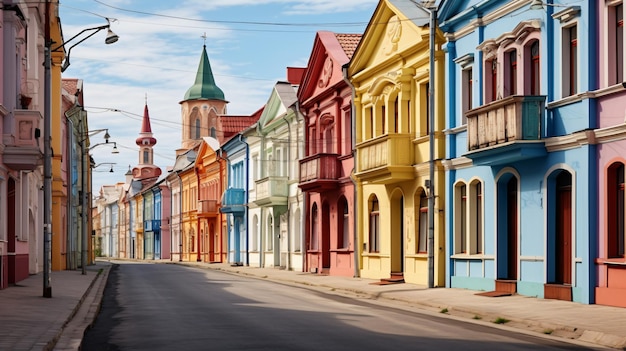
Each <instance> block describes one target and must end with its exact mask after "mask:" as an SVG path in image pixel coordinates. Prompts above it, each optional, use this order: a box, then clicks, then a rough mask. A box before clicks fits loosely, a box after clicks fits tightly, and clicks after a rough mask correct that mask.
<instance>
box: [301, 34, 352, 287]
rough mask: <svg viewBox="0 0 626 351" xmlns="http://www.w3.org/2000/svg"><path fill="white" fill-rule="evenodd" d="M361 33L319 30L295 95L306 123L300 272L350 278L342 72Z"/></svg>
mask: <svg viewBox="0 0 626 351" xmlns="http://www.w3.org/2000/svg"><path fill="white" fill-rule="evenodd" d="M360 38H361V35H360V34H336V33H332V32H326V31H320V32H318V33H317V35H316V37H315V41H314V44H313V50H312V52H311V56H310V58H309V64H308V66H307V70H306V72H305V75H304V80H303V82H302V84H301V86H300V89H299V91H298V101H300V102H301V105H300V111H301V113H302V114H303V116H304V118H305V126H306V127H305V155H304V158H303V159H301V160H300V182H299V187H300V188H301V189H302V191H303V192H304V193H305V208H306V212H305V223H306V224H305V240H306V250H307V254H306V261H305V270H306V271H309V272H316V273H320V274H330V275H340V276H353V275H357V274H358V267H355V259H356V257H355V256H354V252H355V250H354V249H355V247H356V245H355V235H354V234H355V226H354V223H355V219H354V218H355V217H354V208H355V204H354V189H355V187H354V184H353V182H352V179H351V177H350V175H351V174H352V172H353V169H354V160H353V155H352V144H353V143H352V135H353V133H352V122H351V121H352V117H351V116H352V111H351V104H352V89H351V87H350V86H349V85H348V84H347V83H346V82H345V81H344V79H343V71H342V68H343V66H344V65H345V64H347V63H348V62H349V61H350V57H352V54H353V53H354V50H355V48H356V46H357V45H358V43H359V40H360Z"/></svg>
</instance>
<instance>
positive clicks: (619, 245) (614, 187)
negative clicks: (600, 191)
mask: <svg viewBox="0 0 626 351" xmlns="http://www.w3.org/2000/svg"><path fill="white" fill-rule="evenodd" d="M607 178H608V179H607V194H606V195H607V204H606V205H607V214H608V223H607V236H608V258H624V257H625V255H624V253H625V245H624V196H625V194H624V164H622V163H617V164H614V165H612V166H611V167H609V171H608V174H607Z"/></svg>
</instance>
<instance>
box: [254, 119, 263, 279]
mask: <svg viewBox="0 0 626 351" xmlns="http://www.w3.org/2000/svg"><path fill="white" fill-rule="evenodd" d="M256 132H257V134H258V135H259V137H260V138H261V148H260V150H265V137H264V136H263V135H261V130H260V128H259V124H258V123H257V125H256ZM263 157H264V155H263V154H261V157H260V161H259V172H260V171H261V170H262V169H263V167H261V164H263V163H264V162H265V161H264V159H263ZM253 181H256V180H253ZM257 196H258V195H257ZM259 209H260V211H261V216H260V217H261V218H259V227H260V228H259V245H260V247H259V268H263V263H264V262H265V251H264V248H263V230H264V228H265V227H264V225H263V219H264V218H265V216H264V213H263V207H259Z"/></svg>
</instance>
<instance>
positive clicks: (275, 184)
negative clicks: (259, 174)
mask: <svg viewBox="0 0 626 351" xmlns="http://www.w3.org/2000/svg"><path fill="white" fill-rule="evenodd" d="M288 195H289V188H288V186H287V177H276V176H270V177H265V178H262V179H257V180H256V200H254V203H255V204H256V205H258V206H267V205H270V204H271V205H287V196H288Z"/></svg>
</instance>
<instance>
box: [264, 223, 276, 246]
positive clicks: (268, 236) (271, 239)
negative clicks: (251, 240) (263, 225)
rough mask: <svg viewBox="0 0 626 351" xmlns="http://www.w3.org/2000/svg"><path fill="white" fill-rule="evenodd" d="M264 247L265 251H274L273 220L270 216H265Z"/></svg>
mask: <svg viewBox="0 0 626 351" xmlns="http://www.w3.org/2000/svg"><path fill="white" fill-rule="evenodd" d="M265 234H266V239H267V240H266V241H267V243H266V244H265V247H267V251H272V250H273V249H274V218H273V217H272V215H271V214H270V215H268V216H267V232H266V233H265Z"/></svg>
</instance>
